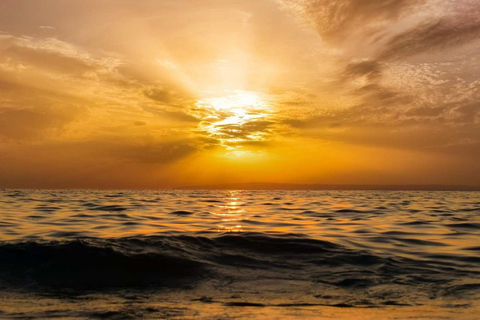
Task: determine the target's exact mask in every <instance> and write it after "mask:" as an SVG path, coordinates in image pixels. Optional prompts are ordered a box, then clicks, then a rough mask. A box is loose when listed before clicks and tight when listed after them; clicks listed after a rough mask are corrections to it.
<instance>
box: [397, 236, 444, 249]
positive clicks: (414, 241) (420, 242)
mask: <svg viewBox="0 0 480 320" xmlns="http://www.w3.org/2000/svg"><path fill="white" fill-rule="evenodd" d="M393 240H395V241H400V242H405V243H409V244H414V245H418V246H435V247H445V246H448V245H447V244H445V243H441V242H435V241H427V240H420V239H409V238H394V239H393Z"/></svg>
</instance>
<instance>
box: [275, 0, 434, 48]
mask: <svg viewBox="0 0 480 320" xmlns="http://www.w3.org/2000/svg"><path fill="white" fill-rule="evenodd" d="M424 2H425V1H422V0H376V1H371V0H280V3H282V4H283V5H284V6H285V7H286V8H288V9H289V10H292V11H294V12H295V13H296V14H298V15H300V16H302V17H303V19H305V20H306V21H308V22H309V23H311V24H312V25H313V26H314V27H315V28H316V30H317V31H318V33H319V34H320V35H321V36H322V37H323V39H325V40H327V41H329V42H334V43H338V42H340V41H342V39H344V38H345V37H349V38H350V37H352V35H353V34H357V33H358V32H359V30H361V32H362V33H368V34H369V35H370V36H373V35H375V34H376V33H378V32H379V31H381V30H382V28H383V27H384V26H385V25H388V24H389V23H391V22H392V21H396V20H397V19H399V18H400V17H401V16H402V15H404V14H407V13H411V12H412V11H413V10H415V8H416V7H418V6H419V5H421V4H423V3H424Z"/></svg>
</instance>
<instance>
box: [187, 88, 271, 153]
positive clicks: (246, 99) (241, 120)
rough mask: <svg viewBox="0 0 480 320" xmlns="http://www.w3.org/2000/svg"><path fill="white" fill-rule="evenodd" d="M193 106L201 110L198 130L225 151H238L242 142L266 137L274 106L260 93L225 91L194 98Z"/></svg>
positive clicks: (256, 140)
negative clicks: (213, 95)
mask: <svg viewBox="0 0 480 320" xmlns="http://www.w3.org/2000/svg"><path fill="white" fill-rule="evenodd" d="M196 107H197V108H198V110H200V111H201V112H202V113H203V121H202V122H201V123H200V126H199V128H200V130H201V131H203V132H205V133H207V135H208V136H209V137H211V138H213V139H216V140H218V141H219V142H220V144H221V145H222V146H223V147H225V148H226V149H227V150H230V151H234V150H238V149H240V148H242V145H243V144H246V143H248V142H258V141H265V140H266V139H267V138H268V135H269V131H268V127H269V125H270V122H269V118H270V117H271V116H272V114H273V108H272V106H271V105H270V104H269V103H267V101H266V96H265V95H264V94H262V93H259V92H252V91H243V90H233V91H227V92H226V95H225V96H220V97H211V98H206V99H202V100H199V101H197V104H196Z"/></svg>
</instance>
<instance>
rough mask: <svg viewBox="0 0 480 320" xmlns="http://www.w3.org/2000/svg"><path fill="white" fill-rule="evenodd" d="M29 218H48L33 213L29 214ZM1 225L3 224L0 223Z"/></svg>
mask: <svg viewBox="0 0 480 320" xmlns="http://www.w3.org/2000/svg"><path fill="white" fill-rule="evenodd" d="M27 218H28V219H33V220H38V219H45V218H47V217H45V216H39V215H35V214H33V215H29V216H27ZM0 226H1V224H0Z"/></svg>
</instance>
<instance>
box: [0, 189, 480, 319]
mask: <svg viewBox="0 0 480 320" xmlns="http://www.w3.org/2000/svg"><path fill="white" fill-rule="evenodd" d="M0 262H1V263H0V318H7V319H23V318H28V317H30V318H64V319H88V318H101V319H135V318H147V319H149V318H151V319H158V318H178V319H185V318H192V319H197V318H202V317H203V318H212V317H213V318H215V317H216V318H245V317H253V318H259V319H261V318H265V317H267V316H268V317H271V318H289V317H291V318H293V317H297V316H302V317H305V318H322V317H324V318H329V317H336V318H342V317H344V318H350V319H352V318H355V319H362V318H364V319H380V318H382V319H383V318H385V319H386V318H387V316H386V315H387V314H388V316H389V317H392V319H393V318H395V319H403V318H409V319H412V318H419V319H424V318H426V317H430V318H435V319H436V318H442V317H443V318H447V319H478V316H477V315H478V312H480V308H479V301H480V192H424V191H412V192H407V191H201V190H193V191H192V190H188V191H187V190H184V191H171V190H168V191H94V190H0ZM386 312H388V313H386Z"/></svg>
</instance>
